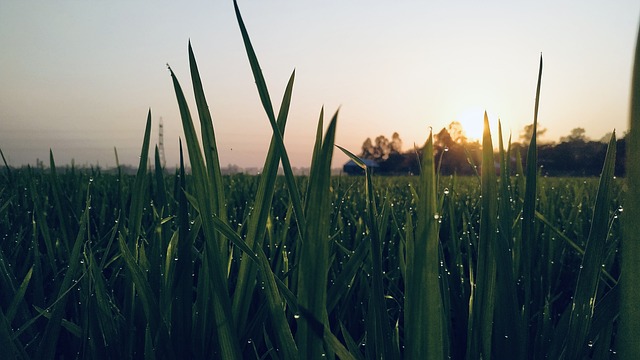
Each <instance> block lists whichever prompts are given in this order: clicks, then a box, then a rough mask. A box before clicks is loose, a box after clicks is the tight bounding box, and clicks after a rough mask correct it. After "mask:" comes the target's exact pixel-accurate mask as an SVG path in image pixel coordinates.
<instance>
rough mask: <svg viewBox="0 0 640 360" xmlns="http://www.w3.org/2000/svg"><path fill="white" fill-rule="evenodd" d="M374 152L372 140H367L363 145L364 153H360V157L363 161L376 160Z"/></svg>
mask: <svg viewBox="0 0 640 360" xmlns="http://www.w3.org/2000/svg"><path fill="white" fill-rule="evenodd" d="M373 152H374V149H373V143H372V142H371V138H367V139H366V140H365V141H364V142H363V143H362V152H361V153H360V157H361V158H363V159H373V158H374V155H373Z"/></svg>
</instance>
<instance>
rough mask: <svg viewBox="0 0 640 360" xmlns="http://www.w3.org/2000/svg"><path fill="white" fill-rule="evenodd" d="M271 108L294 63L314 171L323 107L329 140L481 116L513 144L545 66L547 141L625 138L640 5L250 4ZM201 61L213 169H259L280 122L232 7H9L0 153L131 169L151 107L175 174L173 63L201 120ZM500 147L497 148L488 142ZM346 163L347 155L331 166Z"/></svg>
mask: <svg viewBox="0 0 640 360" xmlns="http://www.w3.org/2000/svg"><path fill="white" fill-rule="evenodd" d="M239 7H240V10H241V12H242V16H243V18H244V21H245V24H246V26H247V29H248V31H249V35H250V37H251V41H252V43H253V46H254V48H255V51H256V53H257V56H258V59H259V61H260V65H261V68H262V70H263V73H264V76H265V79H266V81H267V85H268V87H269V91H270V94H271V98H272V102H273V103H274V106H276V109H275V111H276V112H277V107H278V106H279V103H280V101H281V99H282V95H283V92H284V89H285V86H286V83H287V81H288V79H289V76H290V75H291V73H292V71H294V69H295V85H294V89H293V98H292V104H291V109H290V114H289V120H288V122H287V129H286V131H285V144H286V147H287V151H288V154H289V157H290V159H291V163H292V165H293V166H295V167H307V166H309V165H310V159H311V151H312V148H313V141H314V138H315V130H316V126H317V121H318V117H319V114H320V110H321V109H322V108H323V107H324V109H325V124H326V123H328V121H329V119H330V118H331V116H332V115H333V114H334V113H335V112H336V111H338V110H339V113H338V124H337V134H336V143H337V144H339V145H341V146H343V147H345V148H347V149H349V150H351V151H352V152H354V153H358V152H359V151H360V149H361V145H362V143H363V142H364V140H365V139H366V138H367V137H371V138H372V139H373V138H375V137H377V136H378V135H385V136H386V137H388V138H391V135H392V134H393V133H394V132H398V133H399V134H400V137H401V139H402V140H403V144H404V148H405V149H410V148H412V147H413V145H414V144H417V145H421V144H423V143H424V142H425V140H426V139H427V136H428V135H429V132H430V130H431V129H433V131H434V133H437V132H438V131H439V130H440V129H442V128H443V127H446V126H447V125H448V124H449V123H451V122H452V121H459V122H461V123H462V125H463V127H464V128H465V130H466V133H467V136H468V137H469V138H472V139H473V138H477V137H479V136H480V134H481V127H482V119H483V117H482V116H483V112H484V111H487V113H488V116H489V120H490V123H491V128H492V131H493V132H494V135H495V132H497V122H498V119H500V121H501V122H502V127H503V131H504V132H505V133H506V134H505V140H506V137H508V136H509V132H510V133H511V135H512V137H513V139H514V141H515V140H518V137H519V135H520V133H521V132H522V129H523V128H524V126H525V125H527V124H530V123H531V122H532V121H533V108H534V100H535V88H536V81H537V74H538V65H539V61H540V56H541V54H542V56H543V59H544V68H543V76H542V89H541V98H540V110H539V126H541V127H544V128H546V129H547V132H546V133H545V134H544V137H543V138H542V139H541V140H546V141H557V140H558V139H559V138H560V137H561V136H565V135H567V134H569V132H570V131H571V129H574V128H576V127H582V128H584V129H585V130H586V135H587V136H588V137H590V138H592V139H595V140H598V139H600V138H601V137H602V136H604V135H605V134H606V133H609V132H611V131H613V130H614V129H615V130H616V131H617V133H618V134H622V133H623V132H624V131H626V130H627V128H628V111H629V89H630V76H631V69H632V64H633V50H634V48H635V41H636V36H637V33H638V24H639V19H640V2H638V1H635V0H633V1H632V0H618V1H603V0H583V1H562V2H558V1H531V2H515V1H481V2H480V1H417V0H416V1H413V0H400V1H393V2H391V1H382V0H369V1H363V0H352V1H344V0H326V1H313V2H312V1H285V0H266V1H256V0H240V1H239ZM189 41H191V43H192V46H193V49H194V53H195V56H196V59H197V62H198V66H199V70H200V75H201V77H202V80H203V85H204V91H205V94H206V96H207V99H208V102H209V107H210V110H211V114H212V117H213V122H214V128H215V132H216V138H217V144H218V149H219V152H220V155H219V156H220V162H221V165H222V166H223V167H225V166H227V165H229V164H234V165H237V166H240V167H243V168H247V167H257V168H260V167H262V165H263V163H264V160H265V157H266V152H267V149H268V146H269V141H270V138H271V128H270V126H269V122H268V119H267V117H266V115H265V112H264V110H263V109H262V105H261V103H260V99H259V97H258V92H257V90H256V87H255V82H254V80H253V77H252V74H251V69H250V66H249V63H248V60H247V56H246V53H245V50H244V47H243V44H242V38H241V35H240V31H239V28H238V25H237V22H236V18H235V14H234V11H233V3H232V1H231V0H228V1H227V0H225V1H220V0H209V1H198V0H194V1H189V2H178V1H140V0H132V1H123V0H117V1H88V0H87V1H79V0H74V1H71V0H58V1H17V0H16V1H14V0H0V49H1V50H0V149H1V150H2V152H3V154H4V156H5V157H6V159H7V161H8V163H9V164H10V165H13V166H20V165H24V164H32V165H33V164H35V163H36V161H37V160H38V159H40V160H42V161H44V162H45V164H46V163H48V157H49V149H52V151H53V154H54V156H55V159H56V163H57V164H69V163H71V161H72V159H73V161H74V163H75V164H76V165H100V166H101V167H110V166H114V165H115V163H116V161H115V155H114V148H116V149H117V152H118V158H119V161H120V163H121V164H131V165H135V164H137V163H138V161H139V155H140V148H141V146H142V140H143V135H144V127H145V122H146V117H147V112H148V111H149V109H150V110H151V114H152V119H153V125H152V127H153V130H152V142H153V143H157V142H158V124H159V122H160V119H162V122H163V126H164V148H165V156H166V163H167V166H174V165H176V164H178V157H179V150H178V141H179V138H184V135H183V132H182V127H181V121H180V114H179V109H178V105H177V102H176V98H175V92H174V90H173V85H172V82H171V78H170V75H169V72H168V70H167V64H169V65H170V66H171V68H172V69H173V71H174V72H175V73H176V75H177V77H178V79H179V80H180V82H181V85H182V87H183V89H184V90H185V94H186V95H187V97H188V99H189V101H190V108H191V112H192V114H193V115H194V116H195V114H196V109H195V104H194V101H193V100H192V99H193V92H192V89H191V86H190V74H189V69H188V53H187V46H188V42H189ZM495 141H496V140H495V137H494V142H495ZM346 160H347V158H346V157H345V156H344V155H343V154H342V153H341V152H340V151H339V150H337V151H336V152H334V161H333V166H334V167H339V166H341V165H342V163H344V162H345V161H346Z"/></svg>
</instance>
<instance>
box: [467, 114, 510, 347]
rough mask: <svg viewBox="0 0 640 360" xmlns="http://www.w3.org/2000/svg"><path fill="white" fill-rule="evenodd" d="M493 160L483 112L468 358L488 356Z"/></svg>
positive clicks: (493, 239) (494, 200)
mask: <svg viewBox="0 0 640 360" xmlns="http://www.w3.org/2000/svg"><path fill="white" fill-rule="evenodd" d="M493 164H494V161H493V144H492V142H491V131H490V129H489V119H488V118H487V113H486V112H485V114H484V132H483V139H482V174H481V179H482V183H481V187H482V200H481V209H480V236H479V238H478V265H477V270H476V274H477V275H476V282H475V286H472V288H471V300H470V303H471V306H470V308H469V336H468V339H467V341H468V344H469V345H468V346H467V351H468V352H467V358H469V359H480V358H482V359H490V358H491V338H492V334H493V321H494V319H493V314H494V305H495V301H496V268H497V263H496V240H497V239H496V238H497V237H498V234H497V229H498V224H497V214H498V213H497V208H498V204H497V195H498V190H497V188H496V172H495V169H494V166H493ZM506 265H509V264H506Z"/></svg>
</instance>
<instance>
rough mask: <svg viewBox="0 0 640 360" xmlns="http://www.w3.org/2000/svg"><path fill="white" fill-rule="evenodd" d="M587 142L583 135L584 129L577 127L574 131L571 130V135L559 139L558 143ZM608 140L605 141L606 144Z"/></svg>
mask: <svg viewBox="0 0 640 360" xmlns="http://www.w3.org/2000/svg"><path fill="white" fill-rule="evenodd" d="M587 140H589V139H588V138H587V136H586V135H585V130H584V128H581V127H577V128H575V129H572V130H571V133H570V134H569V135H567V136H563V137H561V138H560V142H561V143H563V142H572V141H580V142H585V141H587ZM608 141H609V140H607V141H606V142H608Z"/></svg>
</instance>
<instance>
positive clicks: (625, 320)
mask: <svg viewBox="0 0 640 360" xmlns="http://www.w3.org/2000/svg"><path fill="white" fill-rule="evenodd" d="M638 34H639V36H640V31H639V33H638ZM626 146H627V187H628V191H627V194H626V199H625V208H624V210H625V211H624V213H623V214H622V245H621V269H620V286H621V292H622V294H621V297H620V319H621V321H620V330H619V331H618V336H619V339H618V343H619V350H620V359H633V358H634V357H636V356H638V354H640V341H638V337H637V334H640V308H639V307H638V304H640V292H639V291H638V290H637V286H638V283H640V261H638V259H640V221H638V219H637V216H638V214H640V162H638V156H640V38H639V39H638V40H637V42H636V51H635V60H634V65H633V73H632V78H631V115H630V123H629V134H628V135H627V145H626Z"/></svg>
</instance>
